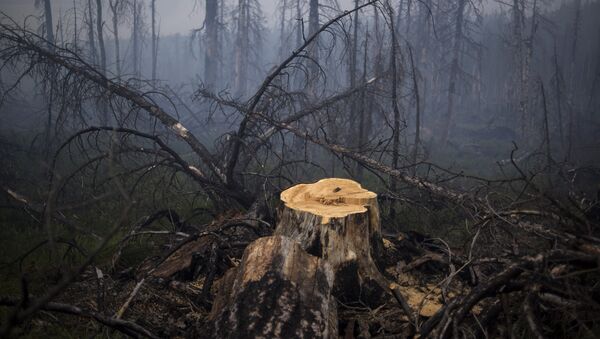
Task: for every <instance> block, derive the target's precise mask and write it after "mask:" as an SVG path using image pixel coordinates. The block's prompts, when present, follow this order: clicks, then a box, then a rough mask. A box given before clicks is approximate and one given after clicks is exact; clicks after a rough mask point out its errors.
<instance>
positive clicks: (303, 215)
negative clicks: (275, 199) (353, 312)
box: [275, 178, 387, 305]
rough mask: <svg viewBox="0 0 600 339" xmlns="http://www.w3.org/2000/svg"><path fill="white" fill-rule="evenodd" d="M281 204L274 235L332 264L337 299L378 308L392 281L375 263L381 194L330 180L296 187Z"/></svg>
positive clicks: (379, 248)
mask: <svg viewBox="0 0 600 339" xmlns="http://www.w3.org/2000/svg"><path fill="white" fill-rule="evenodd" d="M281 200H282V201H283V202H284V204H285V206H284V207H283V211H282V213H281V216H280V218H279V222H278V224H277V227H276V229H275V234H279V235H283V236H286V237H289V238H291V239H293V240H295V241H297V242H298V243H299V244H300V246H302V248H303V249H304V250H306V251H307V252H308V253H310V254H312V255H315V256H317V257H320V258H323V260H326V261H327V262H328V263H329V264H330V265H331V267H332V269H333V272H334V276H335V279H334V288H333V293H334V295H335V296H336V297H337V298H340V299H341V300H343V301H358V300H361V301H363V302H366V303H367V304H370V305H377V304H379V303H380V301H381V297H383V296H384V295H385V294H386V292H387V283H386V280H385V278H384V277H383V276H382V275H381V273H380V271H379V270H378V268H377V265H376V262H377V261H378V260H380V259H381V257H382V253H383V241H382V237H381V225H380V223H379V206H378V203H377V194H375V193H373V192H370V191H368V190H365V189H363V188H362V187H361V186H360V184H358V183H357V182H355V181H352V180H348V179H337V178H330V179H323V180H320V181H318V182H316V183H314V184H300V185H296V186H294V187H291V188H289V189H287V190H285V191H284V192H282V193H281Z"/></svg>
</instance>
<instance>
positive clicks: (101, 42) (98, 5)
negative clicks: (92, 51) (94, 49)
mask: <svg viewBox="0 0 600 339" xmlns="http://www.w3.org/2000/svg"><path fill="white" fill-rule="evenodd" d="M103 26H104V22H103V19H102V0H96V33H97V34H98V48H99V49H100V71H101V72H102V74H103V75H105V74H106V49H105V48H104V29H103Z"/></svg>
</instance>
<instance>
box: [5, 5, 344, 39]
mask: <svg viewBox="0 0 600 339" xmlns="http://www.w3.org/2000/svg"><path fill="white" fill-rule="evenodd" d="M75 1H76V3H77V6H78V7H79V6H82V4H85V3H87V1H86V0H84V1H82V0H75ZM142 1H144V2H146V3H147V4H148V7H149V6H150V1H149V0H142ZM259 1H260V3H261V5H262V7H263V11H264V13H265V20H266V21H267V23H268V24H270V23H273V22H274V18H276V13H275V10H276V6H277V3H278V1H277V0H259ZM51 2H52V10H53V13H54V20H55V24H56V20H57V18H58V15H59V13H64V12H66V11H71V9H72V8H73V0H51ZM103 2H104V3H108V0H103ZM234 2H235V3H237V1H232V0H230V1H228V3H230V4H231V3H234ZM338 2H339V3H340V5H341V6H342V7H344V8H350V7H351V5H352V2H353V1H352V0H338ZM34 3H35V0H0V10H1V11H2V12H4V13H6V14H8V15H9V16H11V17H12V18H14V19H16V21H17V22H19V23H22V22H23V19H24V18H25V17H27V16H28V15H32V14H34V15H35V14H40V13H41V12H42V11H41V9H36V8H35V7H34ZM94 3H95V1H94ZM106 7H107V8H106V9H105V12H106V13H105V21H106V22H107V25H109V27H110V13H109V11H108V6H106ZM156 7H157V13H158V20H159V22H160V33H161V35H168V34H173V33H178V32H179V33H187V32H189V31H190V30H192V29H194V28H198V27H199V26H200V25H201V24H202V19H203V17H204V14H203V12H204V0H156ZM82 8H83V7H81V9H82ZM81 9H80V11H81Z"/></svg>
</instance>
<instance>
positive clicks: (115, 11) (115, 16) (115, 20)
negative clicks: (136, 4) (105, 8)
mask: <svg viewBox="0 0 600 339" xmlns="http://www.w3.org/2000/svg"><path fill="white" fill-rule="evenodd" d="M121 1H122V0H114V2H113V0H110V2H109V5H110V10H111V12H112V26H113V37H114V39H115V67H116V72H117V77H121V54H120V53H121V51H120V45H119V6H120V3H121Z"/></svg>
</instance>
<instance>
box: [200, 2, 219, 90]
mask: <svg viewBox="0 0 600 339" xmlns="http://www.w3.org/2000/svg"><path fill="white" fill-rule="evenodd" d="M218 17H219V1H218V0H206V18H205V24H206V40H207V43H206V51H205V54H204V78H205V79H204V81H205V83H206V86H207V87H208V88H209V89H214V88H216V86H217V63H218V61H217V58H218V57H219V56H218V53H217V50H218V44H219V41H218V40H219V39H218Z"/></svg>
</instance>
